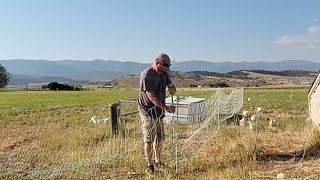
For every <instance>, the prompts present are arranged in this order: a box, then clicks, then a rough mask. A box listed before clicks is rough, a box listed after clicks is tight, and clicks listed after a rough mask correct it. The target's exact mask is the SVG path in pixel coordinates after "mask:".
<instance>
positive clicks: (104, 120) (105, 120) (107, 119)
mask: <svg viewBox="0 0 320 180" xmlns="http://www.w3.org/2000/svg"><path fill="white" fill-rule="evenodd" d="M107 121H109V118H103V119H99V122H103V123H107Z"/></svg>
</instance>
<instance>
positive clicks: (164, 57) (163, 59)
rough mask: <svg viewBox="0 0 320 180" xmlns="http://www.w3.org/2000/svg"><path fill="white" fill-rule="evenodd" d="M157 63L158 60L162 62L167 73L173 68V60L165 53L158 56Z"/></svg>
mask: <svg viewBox="0 0 320 180" xmlns="http://www.w3.org/2000/svg"><path fill="white" fill-rule="evenodd" d="M155 60H156V61H157V60H158V61H161V62H162V63H163V64H162V65H163V66H164V70H165V71H170V68H169V67H170V66H171V63H170V62H171V60H170V58H169V56H168V55H167V54H165V53H160V54H158V55H157V56H156V59H155Z"/></svg>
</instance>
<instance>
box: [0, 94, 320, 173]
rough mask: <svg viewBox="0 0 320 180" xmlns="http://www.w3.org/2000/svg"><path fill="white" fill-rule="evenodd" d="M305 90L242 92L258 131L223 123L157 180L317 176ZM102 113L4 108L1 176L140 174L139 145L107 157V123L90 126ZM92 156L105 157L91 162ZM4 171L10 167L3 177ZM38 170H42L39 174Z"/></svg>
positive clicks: (318, 143) (115, 146)
mask: <svg viewBox="0 0 320 180" xmlns="http://www.w3.org/2000/svg"><path fill="white" fill-rule="evenodd" d="M307 90H308V89H305V88H298V89H256V88H255V89H246V90H245V97H244V99H245V100H246V99H247V98H248V97H250V98H251V101H250V102H248V101H245V102H244V109H246V110H249V111H250V112H251V113H252V114H254V110H255V108H256V107H257V106H262V107H263V108H264V111H263V113H261V114H258V116H257V119H258V126H259V132H258V133H257V134H255V133H254V132H251V131H250V130H249V128H248V126H245V127H241V126H238V125H235V124H231V125H227V124H224V125H223V126H222V128H221V129H220V130H219V131H218V133H217V134H216V135H215V136H214V137H213V138H212V139H210V141H209V142H208V143H207V145H206V146H205V148H204V149H203V150H202V151H201V152H200V153H199V155H198V156H196V157H195V158H193V159H191V160H189V161H187V162H185V163H182V164H180V167H179V175H178V176H176V174H175V170H174V168H173V166H172V164H170V163H171V162H168V161H165V162H166V163H167V164H168V165H169V166H170V168H169V169H167V170H165V171H161V172H159V173H158V174H157V178H158V179H174V178H178V179H275V177H276V176H277V174H279V173H284V174H285V175H286V177H287V178H288V179H319V178H318V177H319V176H320V160H319V155H320V154H319V149H320V140H319V139H320V138H319V137H320V135H319V134H318V131H317V130H315V129H314V128H313V126H312V125H311V123H309V122H306V121H305V119H306V118H307V117H308V114H307V113H308V109H307V99H306V93H307ZM87 93H92V95H93V96H94V94H95V92H87ZM119 93H120V92H119ZM183 93H184V95H195V96H200V95H206V94H207V95H209V93H210V90H208V91H204V90H197V91H196V90H194V91H188V90H186V91H185V92H183ZM119 96H120V95H119ZM82 97H84V96H82ZM76 98H77V96H76ZM8 104H9V102H8ZM106 111H107V109H106V108H105V107H104V108H102V109H100V107H97V106H95V105H92V104H90V105H82V106H79V105H76V106H72V105H70V106H66V107H56V108H52V107H51V106H50V107H44V108H38V107H35V108H32V107H31V108H29V109H26V110H19V109H18V110H10V111H1V112H0V113H1V114H0V115H1V117H2V119H1V131H0V139H1V142H0V173H2V174H1V176H0V177H1V178H13V179H15V178H18V179H27V178H28V177H39V178H45V179H63V178H76V179H145V178H146V177H147V176H146V175H145V173H144V172H143V167H144V166H145V161H144V159H143V150H142V144H141V143H140V144H132V145H131V146H132V147H133V146H135V148H132V151H128V149H127V150H125V151H126V152H129V153H127V154H122V155H121V156H117V157H112V156H110V158H109V159H108V157H106V156H108V155H110V153H113V152H112V151H113V150H119V144H121V143H119V142H118V141H115V140H113V139H112V138H110V133H109V132H108V131H107V130H108V129H109V128H110V127H109V125H108V124H107V125H103V124H98V125H93V124H89V123H88V120H89V117H91V116H92V114H96V113H97V114H105V113H106ZM268 118H276V119H278V120H279V126H277V128H276V130H271V129H270V128H269V127H268ZM134 127H137V128H134ZM138 128H139V125H138V124H135V125H134V126H128V127H127V129H128V133H129V131H130V132H131V131H133V132H132V133H129V134H134V133H135V132H134V131H135V130H137V131H139V130H140V129H138ZM128 138H130V137H128ZM135 138H138V137H135ZM167 140H168V139H167ZM112 141H114V142H112ZM135 142H137V141H135ZM110 144H111V145H112V147H110ZM123 148H125V146H123ZM120 150H122V149H121V148H120ZM115 155H116V154H115ZM97 157H100V158H105V159H102V160H99V161H96V160H97V159H96V158H97ZM69 163H71V165H70V164H69ZM82 164H87V165H88V166H81V165H82ZM63 168H65V169H63ZM8 170H14V171H13V172H12V173H11V174H10V175H7V176H6V175H5V174H4V172H8ZM46 171H50V173H46ZM35 172H38V173H40V174H41V173H42V174H41V175H40V176H36V174H35ZM32 173H33V174H32ZM30 174H31V175H33V176H30Z"/></svg>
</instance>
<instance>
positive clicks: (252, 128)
mask: <svg viewBox="0 0 320 180" xmlns="http://www.w3.org/2000/svg"><path fill="white" fill-rule="evenodd" d="M248 122H249V124H250V127H249V128H250V130H251V131H256V130H257V124H254V123H251V121H248Z"/></svg>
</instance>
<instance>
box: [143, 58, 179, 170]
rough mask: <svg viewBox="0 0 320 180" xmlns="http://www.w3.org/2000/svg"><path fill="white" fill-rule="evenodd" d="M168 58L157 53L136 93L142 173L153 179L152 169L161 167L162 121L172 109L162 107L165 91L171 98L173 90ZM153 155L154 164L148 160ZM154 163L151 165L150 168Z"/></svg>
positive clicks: (144, 73) (174, 89)
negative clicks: (167, 91) (141, 141)
mask: <svg viewBox="0 0 320 180" xmlns="http://www.w3.org/2000/svg"><path fill="white" fill-rule="evenodd" d="M170 65H171V64H170V58H169V56H168V55H167V54H164V53H161V54H159V55H157V56H156V57H155V59H154V62H153V63H152V65H151V66H150V67H149V68H148V69H146V70H144V71H142V73H141V75H140V81H139V83H140V93H139V99H138V110H139V113H140V118H141V122H142V131H143V140H144V151H145V156H146V160H147V163H148V167H147V170H146V173H148V174H149V175H153V174H154V173H155V169H154V165H155V166H156V167H158V166H163V163H162V162H161V159H160V154H161V145H162V141H163V140H164V129H163V118H164V115H165V111H167V112H170V113H172V112H173V107H170V106H167V105H166V104H165V97H166V87H168V89H169V93H170V94H171V95H174V94H175V93H176V87H175V86H174V85H173V84H172V81H171V78H170V76H169V74H168V71H170V69H169V67H170ZM153 154H154V162H153V160H152V156H153ZM154 163H155V164H154Z"/></svg>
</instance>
